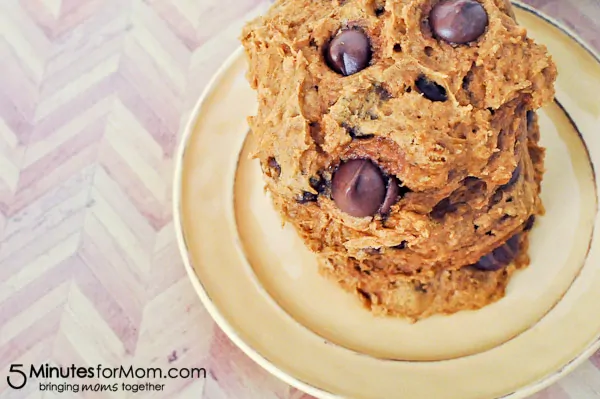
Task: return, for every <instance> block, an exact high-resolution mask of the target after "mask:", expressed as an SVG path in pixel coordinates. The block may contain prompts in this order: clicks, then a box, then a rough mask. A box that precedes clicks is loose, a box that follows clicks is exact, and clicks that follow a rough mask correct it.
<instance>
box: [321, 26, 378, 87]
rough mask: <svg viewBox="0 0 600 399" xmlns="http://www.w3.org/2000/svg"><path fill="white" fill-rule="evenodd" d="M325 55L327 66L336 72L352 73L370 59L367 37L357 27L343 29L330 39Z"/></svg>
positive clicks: (359, 69) (361, 68)
mask: <svg viewBox="0 0 600 399" xmlns="http://www.w3.org/2000/svg"><path fill="white" fill-rule="evenodd" d="M325 57H326V59H327V63H328V64H329V67H330V68H331V69H333V70H334V71H336V72H337V73H339V74H341V75H344V76H349V75H353V74H355V73H357V72H359V71H362V70H363V69H365V68H366V67H367V66H368V65H369V62H370V61H371V44H370V43H369V38H367V36H366V35H365V34H364V33H363V32H362V31H360V30H358V29H348V30H344V31H342V32H341V33H340V34H338V35H337V36H336V37H334V38H333V39H332V40H331V43H329V46H328V48H327V51H326V54H325Z"/></svg>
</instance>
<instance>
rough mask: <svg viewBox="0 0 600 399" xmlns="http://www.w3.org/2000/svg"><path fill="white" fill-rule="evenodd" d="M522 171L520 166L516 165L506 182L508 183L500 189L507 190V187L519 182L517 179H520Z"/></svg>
mask: <svg viewBox="0 0 600 399" xmlns="http://www.w3.org/2000/svg"><path fill="white" fill-rule="evenodd" d="M522 170H523V168H522V167H521V164H519V165H517V167H516V168H515V170H514V171H513V174H512V176H511V177H510V180H509V181H508V183H506V184H505V185H504V186H502V187H503V188H508V187H510V186H512V185H514V184H515V183H516V182H517V181H518V180H519V177H521V171H522Z"/></svg>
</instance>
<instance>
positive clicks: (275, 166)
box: [268, 157, 281, 177]
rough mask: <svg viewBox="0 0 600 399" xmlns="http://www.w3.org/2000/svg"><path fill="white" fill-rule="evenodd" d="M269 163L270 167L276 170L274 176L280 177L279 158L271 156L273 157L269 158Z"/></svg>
mask: <svg viewBox="0 0 600 399" xmlns="http://www.w3.org/2000/svg"><path fill="white" fill-rule="evenodd" d="M268 164H269V168H271V169H272V170H273V172H274V176H273V177H279V175H281V166H279V163H278V162H277V160H276V159H275V158H273V157H271V158H269V161H268Z"/></svg>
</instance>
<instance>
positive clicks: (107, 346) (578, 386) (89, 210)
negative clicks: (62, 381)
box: [0, 0, 600, 399]
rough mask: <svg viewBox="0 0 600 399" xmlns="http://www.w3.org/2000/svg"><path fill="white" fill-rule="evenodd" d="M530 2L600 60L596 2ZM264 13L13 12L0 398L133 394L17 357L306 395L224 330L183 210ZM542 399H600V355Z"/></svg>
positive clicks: (181, 4) (201, 386)
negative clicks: (87, 387)
mask: <svg viewBox="0 0 600 399" xmlns="http://www.w3.org/2000/svg"><path fill="white" fill-rule="evenodd" d="M529 2H530V3H531V4H533V5H535V6H538V7H540V8H542V9H544V10H545V11H547V12H548V13H551V14H553V15H554V16H556V17H560V18H562V19H563V20H564V21H566V23H567V24H568V25H569V26H571V27H573V28H574V29H576V30H577V31H579V32H580V33H581V35H582V36H583V37H584V38H585V39H587V40H588V41H589V43H591V44H593V45H595V46H596V47H597V48H598V49H599V50H600V41H599V37H600V35H599V32H600V24H599V23H598V22H597V21H598V17H600V3H598V2H597V1H596V0H530V1H529ZM266 6H268V4H267V2H266V1H264V0H2V1H0V60H1V62H0V370H1V371H0V377H1V380H0V398H2V399H5V398H42V397H43V398H52V397H55V396H56V397H61V398H64V397H73V398H80V397H81V398H88V397H90V398H92V397H93V398H128V397H131V396H134V395H133V394H132V393H127V392H122V391H120V392H101V393H90V392H86V393H83V392H79V393H74V392H69V393H64V394H59V393H57V392H41V391H40V390H39V387H38V386H37V385H36V384H35V383H31V382H30V383H29V384H27V386H26V388H24V389H23V390H21V391H14V390H12V389H9V388H8V387H7V385H6V384H5V383H4V381H5V380H6V379H5V375H6V373H7V372H8V368H9V365H10V364H13V363H23V364H42V363H48V364H50V365H60V364H63V365H66V364H77V365H82V366H85V365H95V364H103V365H104V366H108V367H119V366H121V365H134V366H139V367H160V368H165V369H166V368H168V367H204V368H206V370H208V374H207V378H200V379H178V380H169V381H168V383H166V384H165V388H164V390H163V391H161V392H152V393H149V394H144V395H143V396H144V397H154V398H189V397H197V398H206V399H229V398H231V399H240V398H251V399H253V398H261V399H263V398H265V399H270V398H273V399H309V396H308V395H306V394H303V393H302V392H299V391H297V390H295V389H292V388H290V387H289V386H287V385H286V384H284V383H283V382H280V381H278V380H277V379H275V378H274V377H272V376H270V375H269V374H268V373H266V372H265V371H263V370H262V369H260V368H259V367H258V366H257V365H255V364H254V363H253V362H252V361H251V360H250V359H249V358H247V357H246V356H245V355H243V354H242V353H241V352H240V350H238V349H237V348H236V347H235V346H234V345H233V344H232V343H231V342H230V341H229V340H228V339H227V337H226V336H225V335H224V334H223V333H222V332H221V331H220V330H219V329H218V328H217V327H216V326H215V325H214V323H213V322H212V320H211V318H210V317H209V315H208V313H207V312H206V310H205V309H204V308H203V307H202V305H201V304H200V302H199V300H198V298H197V296H196V294H195V292H194V291H193V289H192V287H191V285H190V283H189V282H188V280H187V277H186V274H185V271H184V268H183V265H182V262H181V261H180V260H179V253H178V250H177V246H176V243H175V235H174V227H173V223H172V215H171V201H172V199H171V196H170V187H171V176H172V172H173V157H174V152H175V149H176V145H177V142H178V139H179V137H180V134H181V131H182V128H183V126H184V123H185V121H186V119H187V118H188V116H189V113H190V111H191V108H192V106H193V105H194V103H195V101H196V99H197V98H198V95H199V94H200V92H201V90H202V89H203V88H204V86H205V85H206V83H207V82H208V80H209V79H210V77H211V76H212V74H213V73H214V72H215V71H216V70H217V68H218V67H219V65H220V64H221V62H222V61H223V60H224V59H225V57H226V56H227V55H228V54H229V53H231V51H232V50H233V49H234V48H235V47H236V46H237V45H238V44H237V35H238V32H239V30H240V27H241V26H242V24H243V22H244V21H245V20H247V19H248V18H251V17H252V16H254V15H257V14H258V13H260V12H261V11H262V10H264V9H265V7H266ZM165 326H168V328H165ZM90 382H93V383H96V382H100V381H99V380H98V379H96V380H94V381H90ZM137 396H140V395H139V394H138V395H137ZM536 398H537V399H569V398H571V399H572V398H577V399H580V398H584V399H585V398H600V354H597V355H596V356H594V357H593V358H592V359H591V360H590V361H589V362H587V363H586V364H585V365H583V366H582V367H581V368H579V369H578V370H577V371H576V372H574V373H573V374H572V375H571V376H570V377H568V378H566V379H565V380H563V381H562V382H561V383H560V384H557V385H555V386H553V387H551V388H549V389H548V390H546V391H544V392H542V393H540V394H539V395H537V396H536Z"/></svg>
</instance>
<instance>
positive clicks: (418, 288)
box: [415, 282, 427, 294]
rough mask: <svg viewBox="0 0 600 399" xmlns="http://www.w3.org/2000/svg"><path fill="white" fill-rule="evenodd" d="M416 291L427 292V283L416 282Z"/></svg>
mask: <svg viewBox="0 0 600 399" xmlns="http://www.w3.org/2000/svg"><path fill="white" fill-rule="evenodd" d="M415 291H417V292H420V293H422V294H426V293H427V285H425V284H423V283H419V282H415Z"/></svg>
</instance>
